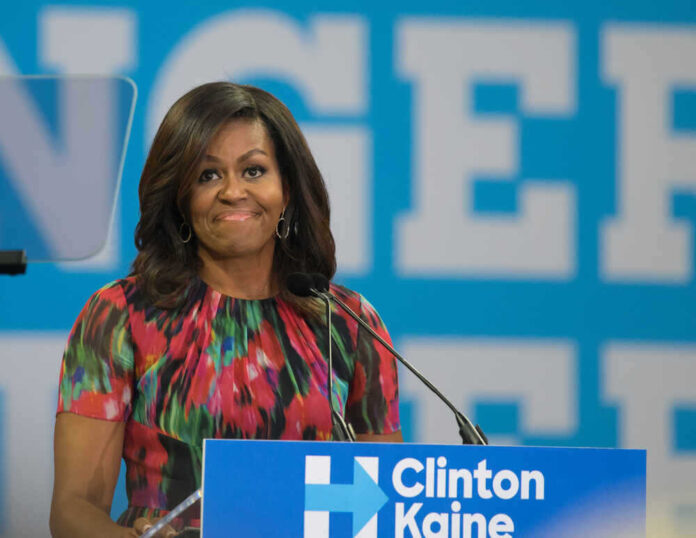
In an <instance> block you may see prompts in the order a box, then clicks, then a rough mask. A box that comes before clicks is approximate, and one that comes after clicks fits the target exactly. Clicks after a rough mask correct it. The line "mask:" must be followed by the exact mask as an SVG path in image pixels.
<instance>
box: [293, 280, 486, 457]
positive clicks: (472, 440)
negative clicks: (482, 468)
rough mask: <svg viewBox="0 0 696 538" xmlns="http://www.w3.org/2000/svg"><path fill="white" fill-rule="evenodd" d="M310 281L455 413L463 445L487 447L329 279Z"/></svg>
mask: <svg viewBox="0 0 696 538" xmlns="http://www.w3.org/2000/svg"><path fill="white" fill-rule="evenodd" d="M307 276H308V277H309V278H308V280H309V281H311V282H312V284H313V286H311V285H310V286H309V288H310V293H311V290H312V289H313V290H316V291H317V292H318V293H319V294H321V295H325V296H327V297H328V298H329V299H330V300H332V301H333V302H335V303H336V304H337V305H338V306H340V307H341V308H342V309H343V310H344V311H345V312H346V313H347V314H348V315H349V316H350V317H352V318H353V319H354V320H355V321H357V322H358V323H359V324H360V326H361V327H363V328H364V329H365V330H366V331H367V332H369V333H370V334H371V335H372V336H373V337H374V338H375V339H376V340H377V341H378V342H379V343H380V344H382V345H383V346H384V347H385V348H386V349H387V350H389V352H390V353H391V354H392V355H394V357H396V358H397V359H398V360H399V362H400V363H401V364H403V365H404V366H405V367H406V368H408V369H409V370H410V371H411V372H412V373H413V374H414V375H415V376H416V377H417V378H418V379H420V381H421V382H422V383H423V384H424V385H425V386H426V387H428V388H429V389H430V390H431V391H432V392H434V393H435V395H436V396H437V397H438V398H440V400H442V401H443V402H444V404H445V405H446V406H447V407H449V408H450V410H451V411H452V412H453V413H454V417H455V419H456V420H457V425H458V426H459V436H460V437H461V438H462V443H463V444H465V445H487V444H488V439H487V438H486V435H485V434H484V433H483V430H481V428H480V427H479V425H478V424H477V425H476V426H474V424H473V423H472V422H471V421H470V420H469V418H468V417H467V416H466V415H465V414H463V413H461V412H460V411H459V410H458V409H457V408H456V407H455V406H454V405H453V404H452V402H450V401H449V400H448V399H447V398H446V397H445V396H444V394H442V393H441V392H440V391H439V390H438V389H437V388H436V387H435V385H433V384H432V383H431V382H430V381H428V379H427V378H426V377H425V376H424V375H423V374H421V373H420V372H419V371H418V370H417V369H416V368H415V367H414V366H413V365H412V364H411V363H410V362H408V361H407V360H406V359H405V358H404V357H402V356H401V355H400V354H399V353H397V351H396V350H395V349H394V348H393V347H392V346H391V345H389V343H388V342H387V341H386V340H384V338H382V337H381V336H380V335H379V334H377V332H375V330H374V329H373V328H372V327H370V325H369V324H368V323H367V322H365V320H363V319H362V318H361V317H360V316H358V315H357V314H356V313H355V312H353V310H351V308H350V307H349V306H348V305H346V304H345V303H344V302H343V301H341V300H340V299H339V298H338V297H336V296H335V295H333V294H332V293H331V292H330V291H329V279H328V278H326V277H325V276H324V275H322V274H320V273H312V274H311V275H307Z"/></svg>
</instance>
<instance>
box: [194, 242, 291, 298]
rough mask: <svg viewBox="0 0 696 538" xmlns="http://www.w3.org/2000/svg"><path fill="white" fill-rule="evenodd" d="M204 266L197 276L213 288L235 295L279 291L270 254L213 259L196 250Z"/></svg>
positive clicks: (261, 295) (265, 294)
mask: <svg viewBox="0 0 696 538" xmlns="http://www.w3.org/2000/svg"><path fill="white" fill-rule="evenodd" d="M199 256H200V258H201V261H202V262H203V266H202V267H201V269H200V271H199V272H198V274H199V276H200V278H201V279H202V280H203V282H205V283H206V284H208V286H210V287H211V288H213V289H214V290H217V291H219V292H220V293H222V294H224V295H229V296H230V297H236V298H238V299H267V298H269V297H273V296H274V295H276V294H277V293H278V283H277V282H276V281H275V278H274V277H273V271H272V269H273V258H272V257H271V258H270V259H265V258H266V257H258V256H254V257H249V258H246V257H244V258H225V259H214V258H212V257H210V256H209V255H207V253H205V252H199Z"/></svg>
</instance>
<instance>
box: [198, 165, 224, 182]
mask: <svg viewBox="0 0 696 538" xmlns="http://www.w3.org/2000/svg"><path fill="white" fill-rule="evenodd" d="M220 177H221V176H220V174H219V173H218V171H217V170H215V169H214V168H208V169H207V170H203V172H202V173H201V175H200V177H199V178H198V181H200V182H201V183H207V182H208V181H212V180H213V179H220Z"/></svg>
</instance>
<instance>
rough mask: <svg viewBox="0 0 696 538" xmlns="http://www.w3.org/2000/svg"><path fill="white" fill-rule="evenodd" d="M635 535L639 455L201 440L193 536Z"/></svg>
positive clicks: (640, 491)
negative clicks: (197, 523) (198, 518)
mask: <svg viewBox="0 0 696 538" xmlns="http://www.w3.org/2000/svg"><path fill="white" fill-rule="evenodd" d="M227 536H245V537H248V538H251V537H256V536H258V537H263V538H271V537H278V538H280V537H286V536H296V537H301V536H304V537H305V538H329V537H331V538H342V537H358V538H377V537H378V536H379V537H394V538H403V537H411V538H422V537H425V538H436V537H437V538H460V537H467V538H468V537H479V538H481V537H491V538H511V537H513V536H514V537H516V538H555V537H557V536H563V537H564V538H574V537H577V538H586V537H588V536H592V537H593V538H617V537H621V536H626V537H628V536H630V537H632V538H638V537H640V536H645V451H642V450H610V449H577V448H533V447H525V448H511V447H493V446H489V447H474V446H466V447H462V446H451V445H450V446H435V445H416V444H410V445H404V444H387V443H328V444H327V443H316V442H281V441H230V440H206V441H205V454H204V478H203V537H204V538H217V537H220V538H222V537H227Z"/></svg>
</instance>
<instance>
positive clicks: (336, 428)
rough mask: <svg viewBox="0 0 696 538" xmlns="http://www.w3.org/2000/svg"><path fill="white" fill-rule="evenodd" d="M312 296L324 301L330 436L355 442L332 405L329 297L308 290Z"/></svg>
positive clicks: (352, 433)
mask: <svg viewBox="0 0 696 538" xmlns="http://www.w3.org/2000/svg"><path fill="white" fill-rule="evenodd" d="M310 291H311V292H312V293H314V295H316V296H317V297H319V298H320V299H321V300H323V301H324V304H325V305H326V325H327V329H328V336H329V338H328V346H329V354H328V357H327V359H328V360H327V362H328V372H327V377H328V381H327V386H328V387H327V390H328V393H329V394H328V399H329V409H330V410H331V436H332V437H333V439H334V441H350V442H353V441H355V432H354V431H353V428H352V426H351V425H350V424H348V423H346V421H345V420H344V418H343V416H342V415H341V414H340V413H339V412H338V411H336V408H335V407H334V403H333V353H332V348H333V334H332V325H331V295H330V294H327V293H322V292H320V291H318V290H316V289H314V288H312V289H311V290H310Z"/></svg>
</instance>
